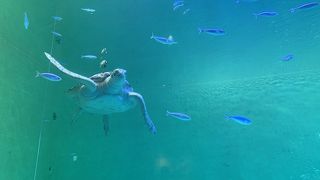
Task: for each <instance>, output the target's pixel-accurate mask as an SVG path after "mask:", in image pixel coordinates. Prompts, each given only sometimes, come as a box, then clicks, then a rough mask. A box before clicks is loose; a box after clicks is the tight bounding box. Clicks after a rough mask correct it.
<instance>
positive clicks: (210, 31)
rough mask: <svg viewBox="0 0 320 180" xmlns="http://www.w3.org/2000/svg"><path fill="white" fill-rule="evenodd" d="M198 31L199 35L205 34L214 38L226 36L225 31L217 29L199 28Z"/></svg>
mask: <svg viewBox="0 0 320 180" xmlns="http://www.w3.org/2000/svg"><path fill="white" fill-rule="evenodd" d="M198 30H199V33H203V32H204V33H207V34H210V35H214V36H223V35H224V34H225V31H224V30H223V29H217V28H213V29H203V28H198Z"/></svg>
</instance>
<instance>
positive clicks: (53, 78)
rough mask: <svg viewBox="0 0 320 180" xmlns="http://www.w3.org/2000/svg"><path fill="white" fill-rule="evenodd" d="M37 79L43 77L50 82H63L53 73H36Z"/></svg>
mask: <svg viewBox="0 0 320 180" xmlns="http://www.w3.org/2000/svg"><path fill="white" fill-rule="evenodd" d="M36 77H42V78H44V79H47V80H49V81H61V80H62V78H61V77H59V76H58V75H55V74H52V73H40V72H38V71H37V72H36Z"/></svg>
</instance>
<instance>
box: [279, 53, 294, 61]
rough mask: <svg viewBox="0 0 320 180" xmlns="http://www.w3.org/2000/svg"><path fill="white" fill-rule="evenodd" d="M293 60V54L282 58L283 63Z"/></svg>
mask: <svg viewBox="0 0 320 180" xmlns="http://www.w3.org/2000/svg"><path fill="white" fill-rule="evenodd" d="M292 59H293V54H288V55H286V56H283V57H282V58H281V61H290V60H292Z"/></svg>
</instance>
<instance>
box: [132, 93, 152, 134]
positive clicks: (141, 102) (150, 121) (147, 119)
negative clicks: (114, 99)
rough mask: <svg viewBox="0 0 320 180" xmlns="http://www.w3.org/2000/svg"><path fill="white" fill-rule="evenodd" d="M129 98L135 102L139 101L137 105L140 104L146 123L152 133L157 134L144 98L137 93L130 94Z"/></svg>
mask: <svg viewBox="0 0 320 180" xmlns="http://www.w3.org/2000/svg"><path fill="white" fill-rule="evenodd" d="M129 97H130V98H133V99H135V101H137V103H138V104H140V106H141V111H142V113H143V117H144V119H145V122H146V123H147V125H148V127H149V129H150V131H151V133H152V134H156V132H157V129H156V126H155V125H154V124H153V122H152V120H151V118H150V116H149V114H148V111H147V107H146V104H145V102H144V100H143V97H142V96H141V95H140V94H138V93H136V92H129Z"/></svg>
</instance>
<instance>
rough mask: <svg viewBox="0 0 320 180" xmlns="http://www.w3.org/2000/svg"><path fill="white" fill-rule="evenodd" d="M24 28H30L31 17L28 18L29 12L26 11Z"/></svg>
mask: <svg viewBox="0 0 320 180" xmlns="http://www.w3.org/2000/svg"><path fill="white" fill-rule="evenodd" d="M23 24H24V28H25V29H26V30H27V29H28V28H29V19H28V15H27V13H26V12H25V13H24V23H23Z"/></svg>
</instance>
